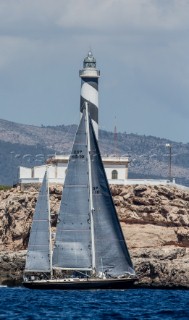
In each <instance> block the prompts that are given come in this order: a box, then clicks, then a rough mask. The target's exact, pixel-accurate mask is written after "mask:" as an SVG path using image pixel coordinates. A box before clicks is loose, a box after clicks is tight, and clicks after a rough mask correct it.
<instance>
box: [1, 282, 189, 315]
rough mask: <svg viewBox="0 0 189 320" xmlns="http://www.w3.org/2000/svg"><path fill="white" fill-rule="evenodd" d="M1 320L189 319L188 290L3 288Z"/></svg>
mask: <svg viewBox="0 0 189 320" xmlns="http://www.w3.org/2000/svg"><path fill="white" fill-rule="evenodd" d="M0 319H9V320H38V319H40V320H43V319H49V320H51V319H68V320H69V319H93V320H95V319H129V320H134V319H135V320H138V319H139V320H141V319H158V320H159V319H161V320H162V319H170V320H172V319H187V320H188V319H189V291H183V290H157V289H156V290H152V289H134V290H96V291H58V290H50V291H44V290H29V289H25V288H21V287H20V288H18V287H16V288H6V287H0Z"/></svg>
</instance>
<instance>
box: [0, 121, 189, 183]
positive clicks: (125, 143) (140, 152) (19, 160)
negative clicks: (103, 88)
mask: <svg viewBox="0 0 189 320" xmlns="http://www.w3.org/2000/svg"><path fill="white" fill-rule="evenodd" d="M76 128H77V126H76V125H69V126H65V125H61V126H46V127H45V126H41V127H37V126H32V125H23V124H18V123H14V122H10V121H6V120H0V159H1V161H0V184H9V185H10V184H12V183H15V182H16V181H17V168H18V166H20V165H23V166H33V165H39V164H42V163H44V162H45V160H46V159H47V158H48V157H49V156H51V155H53V154H55V153H58V154H67V153H69V152H70V149H71V146H72V142H73V139H74V134H75V131H76ZM166 143H170V144H171V145H172V157H171V159H172V175H173V177H175V178H176V181H177V182H178V183H181V184H184V185H189V143H187V144H184V143H178V142H174V141H170V140H167V139H160V138H157V137H153V136H141V135H137V134H132V133H126V132H124V133H117V134H116V135H115V134H114V133H113V132H107V131H104V130H100V133H99V145H100V150H101V153H102V155H116V156H124V155H125V156H129V158H130V166H129V178H132V177H133V178H167V177H168V172H169V149H167V148H166V146H165V145H166Z"/></svg>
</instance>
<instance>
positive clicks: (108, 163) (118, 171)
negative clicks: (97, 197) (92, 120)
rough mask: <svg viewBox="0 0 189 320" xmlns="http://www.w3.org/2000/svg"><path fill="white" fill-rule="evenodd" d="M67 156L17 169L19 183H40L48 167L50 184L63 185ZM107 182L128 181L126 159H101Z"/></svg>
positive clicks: (119, 182)
mask: <svg viewBox="0 0 189 320" xmlns="http://www.w3.org/2000/svg"><path fill="white" fill-rule="evenodd" d="M68 160H69V157H68V156H62V155H55V156H54V157H52V158H50V159H48V160H47V163H46V164H44V165H41V166H36V167H33V168H27V167H19V183H20V184H21V185H23V184H35V183H41V182H42V180H43V177H44V174H45V170H46V168H47V166H48V176H49V183H50V184H63V183H64V179H65V175H66V169H67V165H68ZM102 161H103V164H104V168H105V171H106V176H107V179H108V182H109V183H111V184H124V181H125V180H126V179H128V164H129V159H128V157H111V156H110V157H103V158H102Z"/></svg>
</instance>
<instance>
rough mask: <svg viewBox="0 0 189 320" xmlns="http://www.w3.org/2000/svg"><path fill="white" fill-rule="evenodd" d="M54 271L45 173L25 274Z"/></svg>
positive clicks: (33, 224) (31, 232) (33, 223)
mask: <svg viewBox="0 0 189 320" xmlns="http://www.w3.org/2000/svg"><path fill="white" fill-rule="evenodd" d="M51 270H52V258H51V228H50V209H49V187H48V177H47V171H46V172H45V175H44V178H43V182H42V185H41V189H40V192H39V196H38V199H37V204H36V208H35V212H34V216H33V222H32V226H31V231H30V238H29V244H28V251H27V257H26V266H25V273H27V272H48V273H51Z"/></svg>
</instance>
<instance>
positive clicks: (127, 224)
mask: <svg viewBox="0 0 189 320" xmlns="http://www.w3.org/2000/svg"><path fill="white" fill-rule="evenodd" d="M111 192H112V194H113V198H114V203H115V206H116V210H117V213H118V217H119V220H120V222H121V226H122V230H123V233H124V236H125V238H126V241H127V245H128V248H129V252H130V254H131V257H132V261H133V264H134V266H135V269H136V272H137V275H138V277H139V280H138V282H137V283H136V285H138V286H149V287H179V286H180V287H189V268H188V265H189V233H188V227H189V189H187V188H181V187H179V186H177V185H175V186H174V185H159V186H158V185H155V186H153V185H151V186H150V185H133V186H132V185H128V186H127V185H126V186H116V185H113V186H111ZM61 193H62V187H60V186H51V187H50V207H51V224H52V232H53V233H54V232H55V231H56V222H57V214H58V210H59V206H60V200H61ZM37 196H38V191H37V190H36V189H35V188H33V187H32V188H27V189H24V190H21V189H20V188H19V187H17V188H14V189H10V190H6V191H1V192H0V252H1V253H0V283H1V284H2V283H4V284H7V283H9V284H17V283H19V282H21V278H22V272H23V268H24V263H25V254H26V251H25V250H26V248H27V243H28V239H29V232H30V227H31V222H32V217H33V213H34V208H35V205H36V201H37Z"/></svg>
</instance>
